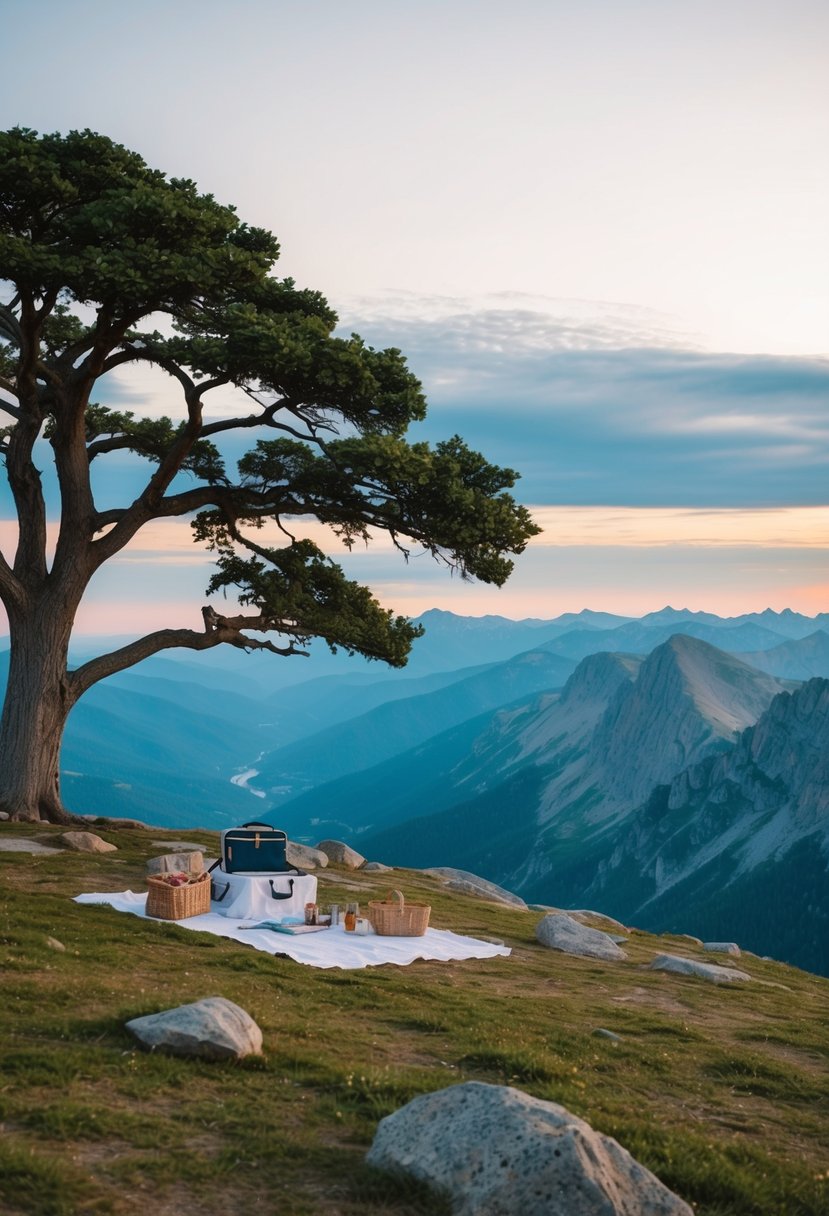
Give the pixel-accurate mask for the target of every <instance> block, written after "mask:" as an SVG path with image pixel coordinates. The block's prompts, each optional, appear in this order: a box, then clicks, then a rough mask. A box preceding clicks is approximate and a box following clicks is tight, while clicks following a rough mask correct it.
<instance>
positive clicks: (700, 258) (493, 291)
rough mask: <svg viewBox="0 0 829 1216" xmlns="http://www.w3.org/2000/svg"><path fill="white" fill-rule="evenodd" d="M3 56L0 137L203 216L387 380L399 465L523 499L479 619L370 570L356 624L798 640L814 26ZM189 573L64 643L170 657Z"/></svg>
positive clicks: (326, 19) (133, 573)
mask: <svg viewBox="0 0 829 1216" xmlns="http://www.w3.org/2000/svg"><path fill="white" fill-rule="evenodd" d="M3 43H4V50H5V54H4V70H3V74H2V78H1V79H0V120H1V121H2V126H3V127H10V126H14V125H22V126H27V127H32V128H34V129H36V130H39V131H54V130H59V131H67V130H69V129H72V128H84V127H90V128H92V129H94V130H98V131H101V132H102V133H104V134H107V135H109V136H111V137H112V138H114V139H115V140H117V141H118V142H121V143H124V144H126V145H127V146H128V147H131V148H133V149H135V150H136V151H138V152H140V153H141V154H142V155H143V156H144V158H145V159H146V160H147V161H148V163H149V164H151V165H153V166H154V167H156V168H160V169H162V170H164V171H165V172H167V173H169V174H171V175H173V176H186V177H191V178H193V179H195V180H196V181H197V182H198V184H199V186H200V187H201V189H202V190H204V191H206V192H207V191H209V192H212V193H213V194H215V195H216V197H217V198H218V199H219V200H220V201H221V202H229V203H233V204H235V205H236V207H237V209H238V211H239V214H240V216H241V217H242V218H243V219H244V220H246V221H247V222H249V223H252V224H257V225H261V226H264V227H267V228H269V229H271V230H272V231H274V232H275V233H276V234H277V235H278V237H279V239H280V242H281V246H282V251H283V252H282V257H281V260H280V262H279V263H278V267H277V269H278V272H279V273H280V274H282V275H290V276H292V277H294V278H295V279H296V280H297V282H298V283H299V284H300V285H302V286H309V287H313V288H316V289H319V290H321V291H322V292H323V293H324V294H325V295H326V296H327V298H328V299H329V300H330V302H331V303H332V304H333V306H334V307H335V308H336V310H337V312H338V314H339V316H340V319H341V326H342V330H343V332H344V333H349V332H352V331H354V330H356V331H357V332H359V333H360V334H362V336H363V337H364V338H365V339H366V340H367V341H369V342H370V343H371V344H372V345H374V346H386V345H393V346H396V347H400V348H401V349H402V350H403V351H404V352H405V353H406V354H407V357H408V359H409V363H410V366H411V367H412V368H413V370H414V371H415V372H416V373H417V375H418V376H419V377H420V378H421V380H422V381H423V383H424V386H425V388H426V392H427V396H428V399H429V402H430V411H429V415H428V418H427V420H426V422H425V423H424V424H422V425H421V426H420V427H419V428H417V432H416V433H414V432H413V433H412V436H411V437H412V438H413V439H420V438H426V439H429V440H430V441H434V440H437V439H439V438H442V437H447V436H449V435H451V434H453V433H456V432H457V433H460V434H461V435H463V437H464V438H465V439H466V440H467V442H468V443H469V444H470V445H471V446H473V447H476V448H478V449H479V450H481V451H483V452H484V453H485V454H486V455H487V457H489V458H490V459H491V460H493V461H496V462H497V463H501V464H507V465H509V466H510V467H513V468H515V469H517V470H518V471H519V472H520V473H521V475H522V476H521V480H520V481H519V483H518V486H517V490H516V496H517V497H518V498H519V499H520V500H521V501H522V502H524V503H526V504H527V505H528V506H529V507H530V509H531V510H532V511H533V513H534V515H535V517H536V519H537V520H538V522H539V523H540V524H541V525H542V527H543V529H544V531H543V533H542V534H541V536H540V537H538V538H537V539H536V540H535V541H533V542H532V543H531V545H530V546H529V547H528V549H527V551H526V552H525V553H524V554H523V555H522V556H521V557H520V558H519V559H518V561H517V564H516V570H515V572H514V574H513V576H512V578H511V579H510V581H509V582H508V583H507V585H506V586H505V587H504V588H502V589H500V590H499V589H495V588H487V587H482V586H481V585H479V584H469V583H464V582H462V581H461V580H459V579H457V578H454V579H453V578H451V577H450V576H449V575H448V573H447V572H446V571H445V570H444V569H442V568H441V567H439V566H436V565H435V564H434V563H433V562H432V561H431V559H429V558H427V557H425V556H417V555H413V557H412V559H411V560H410V562H409V563H408V564H404V563H403V562H402V561H401V560H400V557H399V555H398V554H396V553H394V551H393V550H392V549H391V547H390V546H389V545H388V544H383V543H382V541H378V543H376V544H373V545H372V546H371V547H370V548H369V549H368V550H357V551H355V552H353V553H352V554H351V555H347V556H345V560H343V564H344V565H345V567H346V569H347V570H348V572H349V573H350V574H352V575H353V576H354V577H356V578H360V579H361V580H364V581H367V582H368V583H369V584H370V585H371V586H372V588H373V589H374V590H375V592H376V593H377V595H378V597H379V598H380V599H381V601H382V602H383V603H384V604H385V605H387V606H388V607H391V608H393V609H395V610H396V611H399V612H404V613H407V614H410V615H417V614H418V613H419V612H421V611H424V610H425V609H427V608H431V607H440V608H446V609H451V610H452V611H455V612H460V613H465V614H469V615H482V614H484V613H497V614H500V615H504V616H510V617H525V616H533V617H554V616H557V615H558V614H560V613H562V612H568V611H579V610H580V609H582V608H593V609H596V610H605V611H611V612H618V613H622V614H627V615H640V614H643V613H645V612H649V611H652V610H656V609H658V608H660V607H662V606H664V605H665V604H669V603H670V604H673V605H674V606H675V607H687V608H692V609H695V610H706V611H711V612H718V613H720V614H722V615H735V614H738V613H740V612H750V611H759V610H762V609H763V608H765V607H772V608H775V609H778V610H779V609H782V608H784V607H791V608H794V609H796V610H799V611H802V612H805V613H807V614H809V615H814V614H815V613H817V612H819V611H826V610H829V560H827V559H829V478H827V468H829V460H827V457H829V409H827V405H828V404H829V224H827V220H826V217H827V215H829V152H827V149H829V6H827V5H826V4H825V2H824V0H819V2H818V0H773V2H770V0H716V2H712V0H580V2H579V3H575V2H574V0H568V2H567V3H563V2H561V0H511V2H510V3H509V4H506V3H504V2H503V0H498V2H494V0H416V2H414V0H412V2H410V3H403V0H350V3H348V4H343V3H341V2H336V3H335V2H332V0H304V2H300V0H237V2H236V3H235V4H234V5H233V6H228V5H226V4H220V3H218V2H216V0H198V2H195V0H176V2H175V3H170V2H169V0H167V2H165V3H159V2H158V0H145V2H144V3H142V4H141V5H140V6H130V7H127V6H123V5H117V4H112V3H106V2H104V0H26V2H25V3H23V2H21V0H5V3H4V5H3ZM107 388H108V392H109V396H108V398H107V403H108V404H111V405H113V406H121V407H124V406H125V405H126V406H128V407H129V408H132V409H134V410H135V411H136V412H137V413H142V414H148V415H158V414H161V413H164V412H170V411H171V410H176V409H177V408H178V407H177V403H176V402H175V401H174V400H173V399H172V398H171V396H170V389H169V385H168V383H167V381H166V380H165V379H164V378H163V377H160V376H153V375H151V374H147V373H141V374H140V375H139V374H136V373H133V374H132V375H131V376H129V377H128V376H127V375H126V374H121V375H120V376H119V377H112V378H111V382H110V384H109V385H108V386H107ZM227 404H228V406H229V407H230V408H233V405H232V403H230V402H228V403H227ZM139 473H140V470H137V469H136V468H135V466H134V465H129V464H128V463H124V462H121V463H119V462H118V460H116V461H115V462H114V468H113V469H112V470H111V472H110V473H109V474H107V475H106V476H104V477H102V481H101V485H100V493H101V495H102V496H105V495H106V494H107V493H110V494H115V493H116V491H120V492H123V490H124V488H125V487H126V486H127V485H130V484H132V482H133V481H135V484H136V485H137V484H138V483H137V477H138V475H139ZM106 477H108V478H109V481H107V480H106ZM13 543H14V528H13V525H12V523H11V513H10V511H9V509H8V500H7V499H3V498H0V544H2V546H3V548H4V551H7V548H8V545H9V544H11V545H13ZM332 552H333V554H334V556H336V557H337V559H338V560H340V559H342V558H343V557H344V555H343V554H342V552H341V551H338V550H336V549H332ZM209 572H210V567H209V559H207V558H206V557H205V555H203V554H201V553H200V552H199V550H197V549H195V548H194V546H193V545H192V542H191V541H190V539H189V529H188V527H187V525H186V524H183V523H176V522H170V523H168V524H165V525H160V524H159V525H155V526H154V527H153V528H152V529H151V530H150V531H149V532H148V533H144V534H142V535H141V537H140V538H138V540H137V541H136V542H135V543H134V545H133V546H132V547H131V549H130V550H129V551H128V552H126V553H125V554H124V555H123V557H122V558H121V559H119V560H118V561H117V562H114V563H112V564H111V565H110V566H109V567H108V568H106V569H105V570H104V571H102V572H101V574H100V575H99V576H98V578H97V580H96V582H95V583H94V584H93V586H92V587H91V589H90V594H89V597H88V601H87V603H86V604H85V606H84V607H83V609H82V611H81V615H80V616H79V619H78V628H79V630H80V631H81V632H95V633H98V632H119V633H120V632H130V631H133V632H142V631H143V630H144V629H145V628H155V627H157V626H159V625H162V624H176V625H184V624H188V623H192V624H193V625H194V627H196V628H198V627H200V620H201V617H200V608H201V605H202V603H203V602H204V588H205V585H206V582H207V579H208V577H209Z"/></svg>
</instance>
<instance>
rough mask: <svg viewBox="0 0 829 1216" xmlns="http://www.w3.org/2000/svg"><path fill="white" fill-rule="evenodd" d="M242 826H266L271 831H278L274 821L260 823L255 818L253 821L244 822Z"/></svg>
mask: <svg viewBox="0 0 829 1216" xmlns="http://www.w3.org/2000/svg"><path fill="white" fill-rule="evenodd" d="M242 827H243V828H266V829H267V830H268V831H269V832H275V831H276V828H275V827H274V826H273V824H272V823H259V822H258V821H257V820H255V819H254V821H253V822H252V823H243V824H242Z"/></svg>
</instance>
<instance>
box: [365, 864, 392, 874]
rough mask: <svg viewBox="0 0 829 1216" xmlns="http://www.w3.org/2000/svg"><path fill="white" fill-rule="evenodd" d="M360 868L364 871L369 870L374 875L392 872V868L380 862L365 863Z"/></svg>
mask: <svg viewBox="0 0 829 1216" xmlns="http://www.w3.org/2000/svg"><path fill="white" fill-rule="evenodd" d="M362 868H363V869H364V870H371V871H373V872H374V873H379V872H380V871H388V870H393V869H394V866H387V865H384V864H383V862H382V861H367V862H366V864H365V865H364V866H363V867H362Z"/></svg>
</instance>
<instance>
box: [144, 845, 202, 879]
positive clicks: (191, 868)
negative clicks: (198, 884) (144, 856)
mask: <svg viewBox="0 0 829 1216" xmlns="http://www.w3.org/2000/svg"><path fill="white" fill-rule="evenodd" d="M203 869H204V854H203V853H201V852H200V851H199V850H197V849H193V850H192V852H189V853H165V854H164V856H163V857H151V858H150V860H149V861H148V862H147V865H146V871H147V873H148V874H175V873H180V874H181V873H183V874H201V872H202V870H203Z"/></svg>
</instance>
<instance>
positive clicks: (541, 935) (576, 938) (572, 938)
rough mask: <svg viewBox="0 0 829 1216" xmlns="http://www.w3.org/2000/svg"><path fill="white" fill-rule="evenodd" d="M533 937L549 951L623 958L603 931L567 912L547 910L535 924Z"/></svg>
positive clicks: (613, 958)
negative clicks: (592, 927)
mask: <svg viewBox="0 0 829 1216" xmlns="http://www.w3.org/2000/svg"><path fill="white" fill-rule="evenodd" d="M535 936H536V937H537V939H538V940H539V941H540V942H541V944H542V945H543V946H549V948H550V949H551V950H563V951H564V953H565V954H577V955H580V956H581V957H583V958H604V959H612V960H618V959H625V958H627V954H625V952H624V950H621V949H620V948H619V947H618V946H617V945H616V943H615V942H614V941H612V940H611V938H609V937H608V935H607V934H606V933H602V932H600V930H598V929H591V928H589V927H588V926H587V925H582V924H581V923H580V922H579V921H577V920H573V918H572V916H568V915H567V913H566V912H550V913H548V914H547V915H546V916H545V917H544V919H543V920H540V921H539V922H538V924H537V925H536V927H535Z"/></svg>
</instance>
